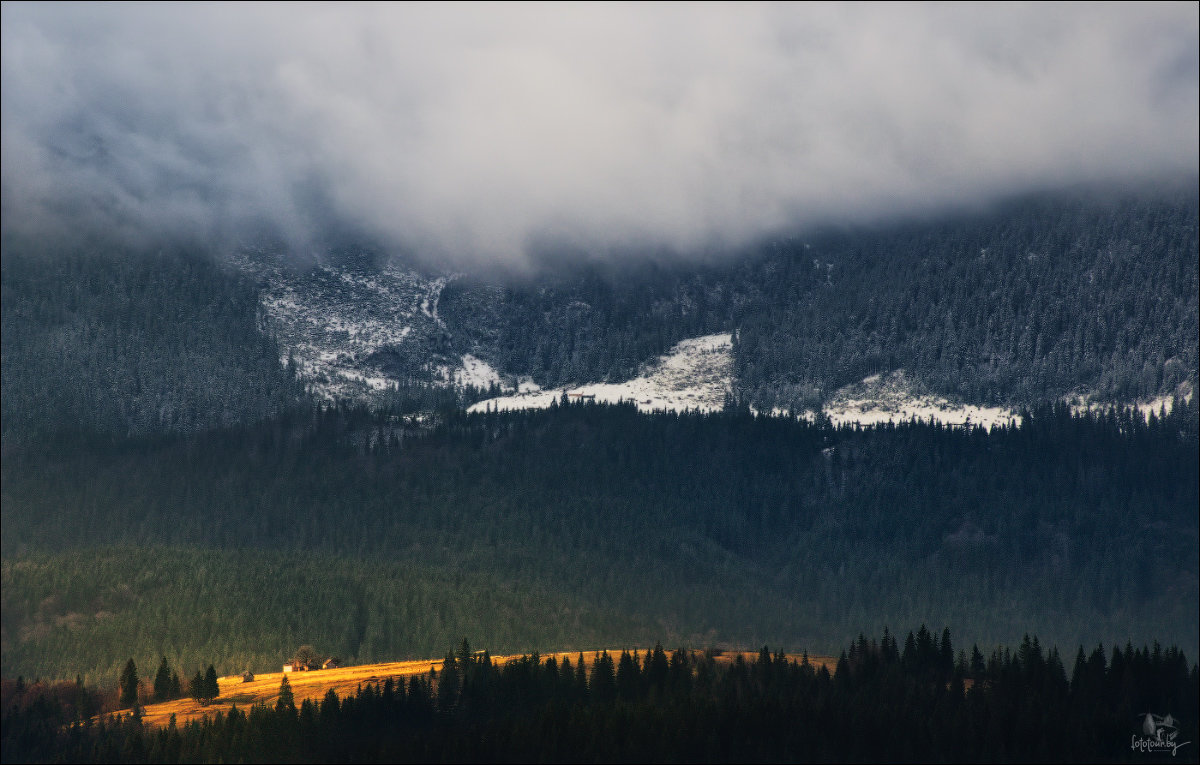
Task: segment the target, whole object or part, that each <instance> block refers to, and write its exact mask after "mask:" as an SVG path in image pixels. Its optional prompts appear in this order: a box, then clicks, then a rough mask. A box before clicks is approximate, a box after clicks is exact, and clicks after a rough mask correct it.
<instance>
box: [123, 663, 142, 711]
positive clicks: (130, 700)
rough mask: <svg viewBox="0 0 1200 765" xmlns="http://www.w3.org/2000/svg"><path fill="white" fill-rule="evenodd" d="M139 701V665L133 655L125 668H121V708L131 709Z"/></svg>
mask: <svg viewBox="0 0 1200 765" xmlns="http://www.w3.org/2000/svg"><path fill="white" fill-rule="evenodd" d="M137 701H138V676H137V665H136V664H134V663H133V658H132V657H131V658H130V659H129V661H128V662H127V663H126V664H125V669H123V670H121V708H122V709H129V708H132V707H136V706H137Z"/></svg>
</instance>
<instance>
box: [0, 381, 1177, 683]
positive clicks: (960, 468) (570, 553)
mask: <svg viewBox="0 0 1200 765" xmlns="http://www.w3.org/2000/svg"><path fill="white" fill-rule="evenodd" d="M443 416H444V419H443V421H442V422H441V423H440V424H438V425H437V426H436V427H433V428H432V429H424V430H422V429H420V428H417V427H416V426H414V425H412V424H411V423H410V422H409V421H408V420H406V419H405V418H403V417H399V416H396V415H389V414H387V413H371V412H368V411H366V410H357V409H346V408H334V409H329V408H324V409H315V410H311V411H308V412H302V413H293V414H290V415H288V416H286V417H280V418H276V419H274V420H272V421H270V422H267V423H263V424H261V425H257V426H250V427H246V428H241V429H233V430H226V431H219V432H213V433H207V434H197V435H191V436H184V435H176V436H170V437H156V438H147V439H140V440H132V441H127V442H124V443H121V444H117V445H115V446H114V445H111V444H105V445H103V447H102V448H95V447H93V446H91V445H88V444H86V443H85V444H78V443H74V444H73V443H70V442H66V441H47V442H45V443H43V444H40V445H39V446H38V448H36V449H35V448H28V449H10V450H9V451H8V452H7V453H6V455H5V459H4V463H3V508H4V529H5V534H4V537H3V553H4V569H3V574H4V587H3V597H4V603H3V620H4V636H5V648H4V674H5V676H9V677H11V676H15V675H17V674H24V675H27V676H42V677H61V678H71V677H74V676H75V675H76V674H77V673H84V675H85V677H88V678H98V677H100V676H103V675H105V674H111V673H115V672H116V671H118V670H119V668H120V667H119V666H118V665H117V662H119V661H124V659H125V658H127V657H128V656H129V655H131V654H132V655H133V656H135V658H137V660H138V663H139V665H142V666H146V665H148V663H149V662H152V661H155V660H157V657H158V656H159V655H161V654H163V653H170V654H171V655H176V656H183V657H185V658H186V659H187V660H188V661H190V662H195V661H216V662H217V666H218V668H219V669H220V671H221V672H222V673H230V672H235V671H238V672H240V671H242V670H243V669H246V668H247V666H249V667H250V668H254V667H262V666H273V665H276V664H277V663H278V662H279V660H280V659H281V658H282V654H281V652H285V651H290V650H292V648H294V645H295V644H298V643H311V642H321V643H322V645H324V646H326V650H329V651H330V652H333V653H336V654H338V655H340V656H343V657H345V658H347V659H351V660H354V661H358V662H363V661H368V660H382V659H388V658H396V657H400V656H421V655H428V652H429V651H431V650H436V649H437V647H438V645H444V644H445V643H446V642H448V641H452V640H453V639H454V638H453V637H452V635H453V634H455V633H459V634H463V633H469V634H477V635H479V636H480V637H481V638H482V639H485V640H487V641H488V642H487V647H488V648H490V649H492V650H497V651H501V650H503V651H521V650H530V649H534V648H537V649H540V650H545V649H548V648H559V647H567V648H569V647H571V646H579V647H584V646H587V645H596V644H597V641H610V640H623V641H633V642H635V643H637V642H641V643H642V644H643V645H644V644H648V643H649V642H651V641H652V640H654V639H655V638H656V637H663V638H669V639H670V640H672V641H679V642H688V643H692V644H701V645H709V644H713V643H717V642H723V643H726V644H740V645H754V644H755V643H758V644H761V643H763V642H770V643H771V644H775V645H781V646H783V647H785V648H789V649H791V648H806V649H809V650H815V651H821V650H832V649H834V648H836V646H837V644H838V643H839V642H841V641H845V640H849V639H851V638H853V636H854V635H855V634H856V633H857V632H858V631H860V630H861V629H862V626H863V625H864V624H868V625H869V624H879V623H881V622H883V623H897V622H899V621H901V620H905V621H911V622H918V621H934V620H935V619H936V620H937V621H940V622H944V623H947V624H949V625H951V626H952V628H953V629H954V630H955V631H956V632H957V633H958V634H961V635H963V636H964V638H966V639H970V640H972V641H980V642H983V643H985V644H995V643H1000V642H1013V641H1015V640H1017V639H1019V637H1020V635H1021V634H1023V633H1024V632H1026V631H1028V630H1029V626H1030V625H1031V624H1036V625H1037V631H1038V632H1039V634H1042V635H1043V636H1044V637H1045V638H1046V639H1047V640H1052V641H1054V642H1056V643H1058V644H1067V645H1070V644H1077V643H1094V642H1098V641H1100V640H1104V641H1112V640H1118V641H1121V642H1123V641H1125V640H1135V641H1137V642H1149V641H1151V640H1155V639H1157V640H1162V641H1164V642H1170V643H1175V644H1179V645H1181V646H1184V647H1185V649H1187V650H1189V651H1191V650H1193V649H1194V647H1195V646H1196V644H1197V631H1196V630H1197V627H1196V624H1197V576H1196V572H1197V549H1198V546H1197V518H1196V513H1195V508H1196V506H1197V469H1198V468H1197V437H1196V432H1197V426H1196V404H1195V403H1194V399H1193V403H1191V404H1185V403H1183V402H1178V403H1177V406H1176V408H1175V409H1174V410H1172V412H1171V413H1170V414H1169V415H1167V416H1166V417H1164V418H1161V419H1160V418H1159V417H1157V416H1155V417H1153V418H1151V420H1150V421H1149V422H1146V421H1145V420H1143V419H1141V417H1140V416H1139V415H1137V414H1136V413H1132V412H1131V411H1129V410H1123V411H1119V412H1109V413H1106V414H1103V415H1080V416H1076V415H1072V414H1071V413H1070V412H1069V411H1068V410H1066V409H1065V408H1062V407H1058V408H1044V409H1041V410H1037V411H1034V412H1031V413H1028V414H1027V415H1026V418H1025V420H1024V423H1023V424H1022V425H1021V426H1020V427H1012V428H1000V429H995V430H993V431H991V432H990V433H989V432H986V431H983V430H981V429H962V428H947V427H943V426H940V425H937V424H930V423H915V422H914V423H905V424H901V425H895V426H890V427H883V428H878V429H874V430H860V429H856V428H850V427H843V428H832V427H828V426H823V425H810V424H806V423H804V422H795V421H790V420H786V419H771V418H761V417H759V418H755V417H752V416H750V415H747V414H740V413H737V412H730V413H727V414H720V415H711V416H703V415H697V414H688V415H676V414H666V415H657V416H646V415H642V414H639V413H638V412H637V411H636V410H634V409H633V408H632V406H624V405H623V406H596V405H563V406H559V407H556V408H555V409H553V410H550V411H545V412H524V413H508V414H478V415H466V414H462V413H461V412H458V413H455V412H448V413H446V414H444V415H443ZM197 620H199V622H198V623H199V624H202V625H203V627H202V628H197V627H196V625H197ZM447 636H451V637H447ZM433 641H441V642H440V643H433ZM600 644H604V643H603V642H601V643H600ZM187 666H190V664H188V665H187Z"/></svg>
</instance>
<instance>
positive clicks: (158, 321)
mask: <svg viewBox="0 0 1200 765" xmlns="http://www.w3.org/2000/svg"><path fill="white" fill-rule="evenodd" d="M2 268H3V270H2V289H3V302H2V306H3V310H2V312H0V317H2V332H3V335H2V340H0V342H2V343H3V386H4V387H3V394H4V395H3V413H2V416H3V428H4V438H5V440H6V441H9V442H11V441H12V440H13V439H33V438H37V437H41V436H44V435H45V434H47V433H50V432H55V431H63V430H71V431H73V432H79V431H86V432H93V433H105V434H110V435H126V434H144V433H151V432H163V431H196V430H203V429H208V428H214V427H220V426H227V425H232V424H234V423H241V422H250V421H254V420H256V419H260V418H263V417H268V416H271V415H272V414H274V413H276V412H278V411H280V410H281V409H283V408H285V407H288V406H294V405H295V403H296V402H297V400H298V399H299V398H300V397H301V396H302V395H303V386H302V384H300V383H298V382H297V381H296V380H294V379H293V378H292V377H291V376H290V375H289V374H288V370H287V369H285V368H284V367H283V366H282V365H281V364H280V360H279V359H280V356H279V351H278V349H277V348H276V346H275V344H274V342H273V341H272V339H271V338H269V337H266V336H264V335H263V334H262V333H261V332H260V331H259V326H258V321H257V311H258V298H257V293H256V291H255V288H254V285H253V284H251V283H248V282H247V281H246V280H245V279H242V278H238V277H237V276H236V275H235V274H233V273H230V272H228V271H227V270H226V269H223V268H221V267H219V266H218V265H216V264H215V263H214V262H213V261H212V260H210V259H209V258H207V257H205V256H199V255H196V256H193V255H186V254H181V253H179V252H174V251H168V252H160V253H134V254H112V253H105V254H81V253H39V254H36V255H33V254H28V253H26V252H23V251H21V249H20V248H16V247H8V248H6V250H5V252H4V257H3V261H2Z"/></svg>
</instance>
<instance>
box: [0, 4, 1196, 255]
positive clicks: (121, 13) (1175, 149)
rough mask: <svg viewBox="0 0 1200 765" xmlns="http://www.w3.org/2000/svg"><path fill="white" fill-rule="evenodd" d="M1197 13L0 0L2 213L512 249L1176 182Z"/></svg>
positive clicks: (704, 238) (657, 242) (1187, 159)
mask: <svg viewBox="0 0 1200 765" xmlns="http://www.w3.org/2000/svg"><path fill="white" fill-rule="evenodd" d="M1198 8H1200V6H1198V5H1197V4H1196V3H1180V4H1172V5H1151V4H1138V5H1108V4H1105V5H1083V4H1070V5H1064V6H1053V5H1043V4H1035V5H1030V6H1018V5H1008V4H1005V5H998V6H981V5H976V4H970V5H961V6H958V5H938V6H928V5H899V4H887V5H825V6H823V5H811V4H802V5H764V6H751V5H747V4H738V5H733V6H720V5H708V4H705V5H688V4H682V5H627V6H619V5H610V4H603V5H595V6H592V5H561V6H547V5H543V4H537V5H514V6H504V5H479V6H477V5H462V6H455V5H443V4H437V5H430V6H415V5H400V6H392V5H374V4H372V5H365V6H355V7H348V6H345V5H337V6H332V5H329V6H323V5H287V4H272V5H265V6H258V7H255V6H249V7H246V6H245V5H243V4H197V5H186V6H184V5H164V6H147V5H144V4H136V5H107V4H106V5H92V4H89V5H50V4H41V3H39V4H22V3H7V2H6V3H4V5H3V11H2V13H3V45H2V53H0V55H2V57H3V73H2V77H3V81H2V91H0V99H2V103H3V117H2V119H3V197H2V203H3V226H4V227H5V229H7V230H8V231H10V232H11V231H20V232H24V233H35V234H36V233H38V232H39V231H42V232H46V231H63V230H68V231H91V232H105V233H106V234H109V235H115V236H138V235H145V236H152V237H153V236H162V235H169V234H172V233H175V232H182V233H187V234H190V235H193V236H201V237H207V236H212V237H213V238H216V237H218V236H228V235H230V234H231V233H233V234H235V235H236V234H237V233H239V232H242V231H244V230H245V229H244V227H245V226H247V225H249V224H252V223H255V222H262V221H269V222H271V223H272V224H274V225H275V226H277V227H278V229H279V230H280V231H282V232H285V233H286V235H287V236H288V237H290V241H292V242H293V244H294V246H296V247H304V246H306V244H305V243H306V242H311V241H313V240H312V237H314V236H317V235H319V234H320V233H321V231H322V230H324V229H325V228H326V227H328V226H330V225H331V224H332V223H333V222H337V223H339V224H341V225H343V226H350V227H354V228H358V229H361V230H362V231H363V232H365V233H366V234H368V235H370V236H373V237H377V238H378V239H379V240H381V241H383V242H386V243H388V244H389V245H395V246H397V247H401V246H403V247H405V248H408V249H412V250H415V251H418V252H420V253H421V254H423V255H424V256H426V257H428V258H431V259H433V260H435V261H441V262H444V263H447V264H451V265H468V264H470V263H472V262H480V261H497V262H504V263H508V264H519V263H521V262H522V261H523V259H524V258H525V257H526V256H527V254H528V252H529V251H530V248H531V247H538V246H541V247H556V246H559V245H569V246H570V247H571V248H574V249H580V248H582V249H585V250H588V251H592V252H607V251H627V252H628V251H638V250H651V249H656V248H657V249H663V248H666V249H673V250H677V251H682V252H687V251H691V250H699V249H705V250H711V249H713V248H721V247H734V246H737V245H738V244H742V243H745V242H748V241H751V240H753V239H754V238H756V237H759V236H762V235H766V234H770V233H771V232H773V231H778V230H780V229H790V228H794V227H796V226H801V227H803V226H806V225H813V224H821V223H828V222H837V223H841V222H870V221H874V220H879V219H880V218H888V217H893V216H895V215H907V214H928V213H931V212H937V211H938V210H940V209H941V208H943V207H947V206H954V205H976V204H986V203H987V202H989V201H991V200H995V199H997V198H1000V197H1002V196H1004V195H1007V194H1011V193H1017V192H1021V191H1025V190H1032V189H1039V188H1047V187H1055V186H1058V185H1063V184H1075V183H1081V182H1097V181H1099V182H1104V183H1109V182H1125V181H1145V180H1148V179H1149V180H1153V179H1157V178H1175V179H1178V178H1181V177H1182V178H1187V177H1189V176H1194V175H1196V174H1197V170H1198V149H1197V137H1198V135H1200V121H1198V116H1197V115H1198V110H1200V96H1198V92H1200V84H1198V82H1200V75H1198V60H1200V44H1198V35H1200V33H1198V31H1197V30H1198V29H1200V12H1198ZM564 249H566V248H565V247H564Z"/></svg>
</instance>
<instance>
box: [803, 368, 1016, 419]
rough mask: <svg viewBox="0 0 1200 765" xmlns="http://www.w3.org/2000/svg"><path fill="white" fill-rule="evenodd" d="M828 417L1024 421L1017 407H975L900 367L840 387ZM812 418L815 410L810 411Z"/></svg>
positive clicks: (828, 404) (829, 403)
mask: <svg viewBox="0 0 1200 765" xmlns="http://www.w3.org/2000/svg"><path fill="white" fill-rule="evenodd" d="M824 411H825V414H826V416H828V417H829V419H830V420H832V421H833V423H834V424H835V425H843V424H853V423H858V424H860V425H881V424H886V423H888V422H894V423H900V422H908V421H910V420H912V419H914V418H916V419H918V420H921V421H924V422H928V421H929V420H930V419H931V418H932V419H935V420H937V421H938V422H940V423H942V424H944V425H976V426H982V427H985V428H989V429H990V428H993V427H995V426H996V425H1008V424H1009V423H1016V424H1020V421H1021V418H1020V416H1019V415H1018V414H1017V412H1016V410H1014V409H1010V408H1008V407H995V406H992V407H989V406H974V405H971V404H962V403H955V402H952V401H950V400H949V399H947V398H945V397H942V396H938V395H935V394H931V393H927V392H924V391H923V390H922V389H921V387H920V386H919V385H918V384H916V383H915V382H914V381H913V380H911V379H909V377H908V376H907V375H906V374H905V372H904V370H902V369H899V370H896V371H895V372H891V373H889V374H887V375H872V376H870V377H867V378H864V379H863V380H862V381H861V382H859V383H855V384H854V385H847V386H846V387H844V388H840V389H838V390H837V391H836V392H835V393H834V394H833V395H832V396H831V397H830V398H829V400H828V401H827V402H826V403H825V408H824ZM805 416H806V417H808V418H810V419H811V417H812V413H806V415H805Z"/></svg>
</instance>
